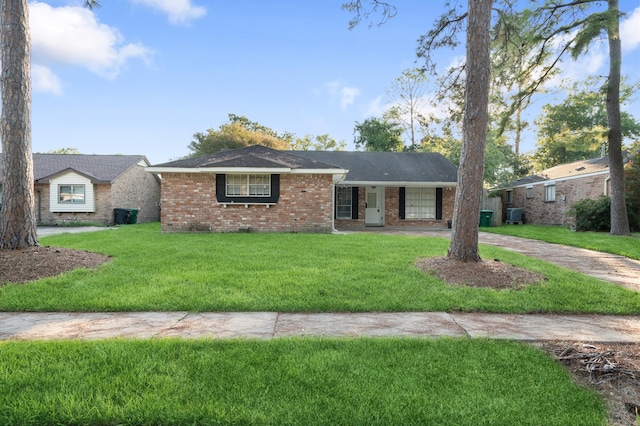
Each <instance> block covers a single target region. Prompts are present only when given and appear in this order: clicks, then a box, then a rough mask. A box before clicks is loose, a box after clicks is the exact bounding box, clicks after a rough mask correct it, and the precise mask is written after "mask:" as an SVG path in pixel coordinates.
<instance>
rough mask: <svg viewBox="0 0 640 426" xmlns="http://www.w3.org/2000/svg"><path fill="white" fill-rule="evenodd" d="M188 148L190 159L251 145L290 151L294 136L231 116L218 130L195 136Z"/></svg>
mask: <svg viewBox="0 0 640 426" xmlns="http://www.w3.org/2000/svg"><path fill="white" fill-rule="evenodd" d="M193 138H194V139H193V140H192V141H191V143H190V144H189V146H188V148H189V149H190V150H191V154H190V157H197V156H200V155H205V154H212V153H215V152H219V151H222V150H225V149H237V148H243V147H246V146H251V145H264V146H268V147H270V148H275V149H289V147H290V140H291V139H292V138H293V135H292V134H290V133H285V134H284V135H279V134H278V133H277V132H276V131H275V130H273V129H271V128H269V127H266V126H263V125H261V124H259V123H257V122H253V121H251V120H249V119H248V118H246V117H244V116H237V115H235V114H229V122H227V123H224V124H222V125H221V126H220V127H219V128H218V129H217V130H214V129H208V130H207V131H206V132H198V133H195V134H194V135H193Z"/></svg>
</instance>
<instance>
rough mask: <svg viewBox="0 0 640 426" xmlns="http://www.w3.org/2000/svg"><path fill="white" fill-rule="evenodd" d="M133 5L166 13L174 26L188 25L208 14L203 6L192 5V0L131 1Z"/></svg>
mask: <svg viewBox="0 0 640 426" xmlns="http://www.w3.org/2000/svg"><path fill="white" fill-rule="evenodd" d="M131 1H132V2H133V3H136V4H142V5H145V6H148V7H150V8H152V9H156V10H159V11H160V12H162V13H166V14H167V16H168V17H169V22H170V23H172V24H188V23H189V22H190V21H192V20H194V19H198V18H201V17H203V16H204V15H206V14H207V9H206V8H205V7H203V6H195V5H193V4H191V0H131Z"/></svg>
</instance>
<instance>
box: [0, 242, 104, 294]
mask: <svg viewBox="0 0 640 426" xmlns="http://www.w3.org/2000/svg"><path fill="white" fill-rule="evenodd" d="M110 260H111V257H109V256H105V255H103V254H98V253H91V252H88V251H84V250H72V249H67V248H62V247H29V248H26V249H21V250H0V285H3V284H7V283H27V282H29V281H34V280H37V279H39V278H45V277H52V276H56V275H60V274H62V273H64V272H69V271H72V270H74V269H78V268H88V269H93V268H96V267H98V266H100V265H102V264H103V263H106V262H109V261H110Z"/></svg>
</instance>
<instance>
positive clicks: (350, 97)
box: [340, 86, 360, 111]
mask: <svg viewBox="0 0 640 426" xmlns="http://www.w3.org/2000/svg"><path fill="white" fill-rule="evenodd" d="M359 94H360V89H358V88H357V87H346V86H345V87H343V88H342V89H341V90H340V108H342V110H343V111H344V110H345V109H347V107H348V106H349V105H353V103H354V102H355V101H356V97H357V96H358V95H359Z"/></svg>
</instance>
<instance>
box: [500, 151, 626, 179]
mask: <svg viewBox="0 0 640 426" xmlns="http://www.w3.org/2000/svg"><path fill="white" fill-rule="evenodd" d="M623 157H624V161H625V162H626V161H627V160H628V158H627V157H628V155H627V152H626V151H624V152H623ZM608 171H609V156H608V155H605V156H602V157H598V158H590V159H587V160H579V161H574V162H572V163H566V164H559V165H557V166H554V167H551V168H548V169H546V170H543V171H541V172H539V173H536V174H533V175H530V176H526V177H523V178H520V179H517V180H514V181H511V182H509V183H508V184H506V185H500V186H498V188H509V187H513V186H522V185H528V184H533V183H537V182H543V181H548V180H554V179H562V178H568V177H574V176H580V175H587V174H590V173H598V172H608Z"/></svg>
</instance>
